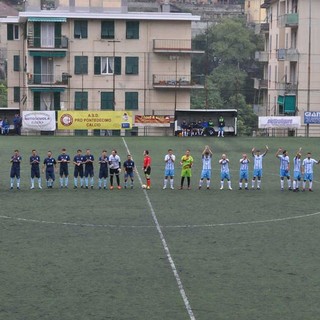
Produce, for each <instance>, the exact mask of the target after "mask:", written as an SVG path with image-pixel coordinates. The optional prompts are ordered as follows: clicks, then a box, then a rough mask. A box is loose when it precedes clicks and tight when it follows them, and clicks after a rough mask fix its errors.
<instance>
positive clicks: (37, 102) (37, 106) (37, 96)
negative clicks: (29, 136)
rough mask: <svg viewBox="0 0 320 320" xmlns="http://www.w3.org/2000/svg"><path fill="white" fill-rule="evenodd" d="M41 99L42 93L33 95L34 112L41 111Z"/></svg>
mask: <svg viewBox="0 0 320 320" xmlns="http://www.w3.org/2000/svg"><path fill="white" fill-rule="evenodd" d="M40 99H41V93H40V92H34V93H33V110H35V111H39V110H40Z"/></svg>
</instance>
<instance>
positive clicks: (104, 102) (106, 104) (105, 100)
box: [101, 92, 114, 110]
mask: <svg viewBox="0 0 320 320" xmlns="http://www.w3.org/2000/svg"><path fill="white" fill-rule="evenodd" d="M101 110H114V101H113V92H101Z"/></svg>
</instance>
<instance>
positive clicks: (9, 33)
mask: <svg viewBox="0 0 320 320" xmlns="http://www.w3.org/2000/svg"><path fill="white" fill-rule="evenodd" d="M7 40H13V24H12V23H8V24H7Z"/></svg>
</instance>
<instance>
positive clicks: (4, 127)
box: [1, 118, 10, 136]
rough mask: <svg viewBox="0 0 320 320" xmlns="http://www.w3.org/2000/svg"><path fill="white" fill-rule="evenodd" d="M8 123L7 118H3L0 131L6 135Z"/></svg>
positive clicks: (8, 127)
mask: <svg viewBox="0 0 320 320" xmlns="http://www.w3.org/2000/svg"><path fill="white" fill-rule="evenodd" d="M9 129H10V123H9V120H8V118H4V119H3V121H2V126H1V133H2V134H4V135H5V136H7V135H8V134H9Z"/></svg>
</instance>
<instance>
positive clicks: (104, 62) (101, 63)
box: [94, 57, 114, 74]
mask: <svg viewBox="0 0 320 320" xmlns="http://www.w3.org/2000/svg"><path fill="white" fill-rule="evenodd" d="M113 70H114V61H113V57H94V74H113Z"/></svg>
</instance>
